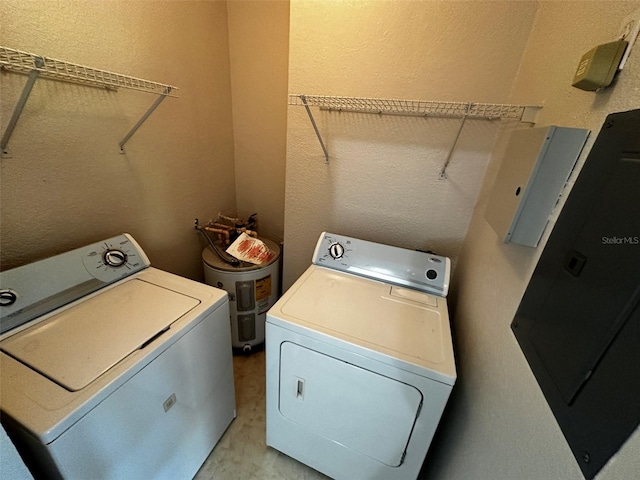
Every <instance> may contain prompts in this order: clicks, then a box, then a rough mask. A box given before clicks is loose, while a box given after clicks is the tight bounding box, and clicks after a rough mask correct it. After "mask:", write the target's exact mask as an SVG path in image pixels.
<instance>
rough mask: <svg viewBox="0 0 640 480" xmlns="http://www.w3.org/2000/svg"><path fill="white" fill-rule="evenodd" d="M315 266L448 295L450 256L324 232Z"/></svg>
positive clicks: (318, 247) (314, 259) (317, 245)
mask: <svg viewBox="0 0 640 480" xmlns="http://www.w3.org/2000/svg"><path fill="white" fill-rule="evenodd" d="M313 263H314V264H315V265H319V266H323V267H327V268H333V269H335V270H340V271H343V272H348V273H352V274H354V275H360V276H362V277H367V278H373V279H375V280H380V281H382V282H387V283H391V284H394V285H401V286H403V287H408V288H413V289H416V290H420V291H423V292H428V293H432V294H435V295H439V296H441V297H446V296H447V293H448V292H449V278H450V275H451V261H450V260H449V258H447V257H442V256H440V255H434V254H431V253H425V252H420V251H417V250H408V249H405V248H399V247H393V246H391V245H383V244H381V243H374V242H369V241H366V240H359V239H357V238H352V237H346V236H344V235H337V234H334V233H328V232H322V234H321V235H320V238H319V239H318V243H317V244H316V249H315V251H314V253H313Z"/></svg>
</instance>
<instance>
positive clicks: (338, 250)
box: [329, 242, 344, 260]
mask: <svg viewBox="0 0 640 480" xmlns="http://www.w3.org/2000/svg"><path fill="white" fill-rule="evenodd" d="M329 255H331V258H333V259H334V260H337V259H339V258H342V256H343V255H344V247H343V246H342V244H340V243H338V242H334V243H332V244H331V245H329Z"/></svg>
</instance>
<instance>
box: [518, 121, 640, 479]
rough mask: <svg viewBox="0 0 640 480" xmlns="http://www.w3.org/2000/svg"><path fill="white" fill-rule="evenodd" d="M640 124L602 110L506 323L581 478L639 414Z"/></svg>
mask: <svg viewBox="0 0 640 480" xmlns="http://www.w3.org/2000/svg"><path fill="white" fill-rule="evenodd" d="M638 132H640V110H633V111H630V112H624V113H617V114H612V115H609V116H608V117H607V120H606V121H605V124H604V127H603V128H602V130H601V132H600V134H599V135H598V138H597V139H596V141H595V143H594V145H593V148H592V149H591V152H590V153H589V156H588V157H587V160H586V162H585V165H584V167H583V168H582V171H581V172H580V175H579V176H578V178H577V180H576V183H575V185H574V187H573V189H572V190H571V194H570V195H569V197H568V198H567V202H566V204H565V206H564V208H563V209H562V212H560V215H559V217H558V220H557V222H556V224H555V227H554V229H553V232H551V235H550V237H549V240H548V241H547V244H546V245H545V248H544V251H543V252H542V255H541V257H540V260H539V262H538V265H537V266H536V269H535V271H534V273H533V276H532V277H531V280H530V282H529V285H528V287H527V290H526V291H525V293H524V296H523V298H522V301H521V303H520V306H519V307H518V311H517V312H516V315H515V317H514V320H513V323H512V324H511V326H512V329H513V332H514V333H515V335H516V338H517V340H518V343H519V344H520V347H521V348H522V351H523V353H524V354H525V357H526V359H527V361H528V363H529V365H530V367H531V370H532V371H533V373H534V375H535V377H536V379H537V380H538V383H539V385H540V388H541V389H542V391H543V393H544V395H545V398H546V399H547V402H548V403H549V406H550V407H551V410H552V411H553V413H554V415H555V417H556V420H557V421H558V424H559V426H560V428H561V429H562V432H563V433H564V436H565V438H566V439H567V442H568V443H569V446H570V447H571V450H572V451H573V454H574V455H575V457H576V460H577V461H578V464H579V465H580V468H581V469H582V472H583V473H584V476H585V478H587V479H592V478H593V477H595V476H596V474H597V473H598V471H599V470H600V469H601V468H602V467H603V466H604V465H605V464H606V462H607V461H608V460H609V459H610V458H611V456H612V455H614V454H615V453H616V452H617V451H618V449H619V448H620V446H621V445H622V444H623V443H624V442H625V441H626V439H627V438H628V437H629V435H631V433H632V432H633V431H634V430H636V429H637V428H638V424H639V423H640V408H639V407H640V362H639V361H638V360H639V359H640V354H639V351H638V346H639V345H640V344H639V341H640V189H639V188H638V186H639V185H640V136H639V135H638Z"/></svg>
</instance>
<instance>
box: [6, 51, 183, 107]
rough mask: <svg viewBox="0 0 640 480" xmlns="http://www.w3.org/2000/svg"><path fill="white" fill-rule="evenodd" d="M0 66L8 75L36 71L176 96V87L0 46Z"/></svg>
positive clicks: (53, 76)
mask: <svg viewBox="0 0 640 480" xmlns="http://www.w3.org/2000/svg"><path fill="white" fill-rule="evenodd" d="M0 66H2V68H4V69H6V70H9V71H12V72H19V73H25V74H29V73H31V72H32V71H34V70H36V71H37V72H38V76H39V77H42V78H50V79H54V80H62V81H67V82H72V83H79V84H82V85H89V86H92V87H103V88H111V89H117V88H128V89H133V90H139V91H143V92H148V93H154V94H156V95H168V96H170V97H177V96H178V95H177V93H176V91H177V90H178V88H177V87H174V86H173V85H165V84H162V83H158V82H152V81H150V80H143V79H141V78H136V77H130V76H128V75H122V74H120V73H113V72H107V71H105V70H98V69H96V68H91V67H87V66H84V65H79V64H76V63H69V62H65V61H62V60H57V59H55V58H49V57H42V56H39V55H35V54H33V53H28V52H23V51H20V50H14V49H12V48H8V47H2V46H0Z"/></svg>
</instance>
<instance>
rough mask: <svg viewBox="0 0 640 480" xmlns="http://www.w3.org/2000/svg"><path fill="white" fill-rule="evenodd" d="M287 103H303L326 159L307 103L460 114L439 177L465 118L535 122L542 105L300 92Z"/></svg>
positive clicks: (429, 114)
mask: <svg viewBox="0 0 640 480" xmlns="http://www.w3.org/2000/svg"><path fill="white" fill-rule="evenodd" d="M288 104H289V105H301V106H304V107H305V108H306V110H307V114H308V115H309V119H310V120H311V125H312V126H313V129H314V131H315V134H316V136H317V137H318V141H319V142H320V146H321V147H322V151H323V152H324V156H325V162H327V163H328V162H329V154H328V153H327V148H326V146H325V144H324V142H323V140H322V136H321V135H320V131H319V130H318V126H317V125H316V122H315V120H314V118H313V114H312V113H311V109H310V108H309V107H310V106H314V107H319V108H320V110H329V111H338V112H355V113H373V114H378V115H405V116H420V117H450V118H461V119H462V121H461V123H460V127H459V128H458V131H457V133H456V136H455V139H454V141H453V145H452V146H451V149H450V150H449V153H448V155H447V158H446V160H445V163H444V165H443V167H442V169H441V170H440V178H442V179H444V178H447V175H446V170H447V167H448V166H449V162H450V161H451V157H452V156H453V152H454V150H455V148H456V145H457V143H458V141H459V140H460V136H461V134H462V130H463V128H464V125H465V122H466V121H467V120H468V119H470V118H471V119H484V120H498V119H513V120H518V121H520V122H525V123H535V119H536V115H537V114H538V111H539V110H540V109H541V108H542V107H541V106H536V105H509V104H498V103H466V102H435V101H426V100H398V99H381V98H360V97H334V96H323V95H301V94H294V93H290V94H289V102H288Z"/></svg>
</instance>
